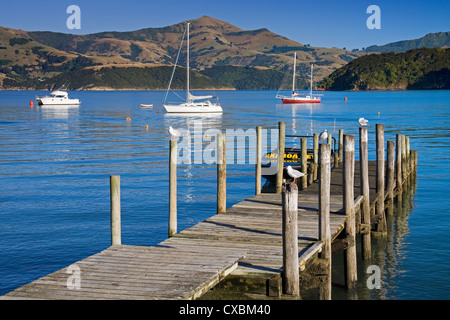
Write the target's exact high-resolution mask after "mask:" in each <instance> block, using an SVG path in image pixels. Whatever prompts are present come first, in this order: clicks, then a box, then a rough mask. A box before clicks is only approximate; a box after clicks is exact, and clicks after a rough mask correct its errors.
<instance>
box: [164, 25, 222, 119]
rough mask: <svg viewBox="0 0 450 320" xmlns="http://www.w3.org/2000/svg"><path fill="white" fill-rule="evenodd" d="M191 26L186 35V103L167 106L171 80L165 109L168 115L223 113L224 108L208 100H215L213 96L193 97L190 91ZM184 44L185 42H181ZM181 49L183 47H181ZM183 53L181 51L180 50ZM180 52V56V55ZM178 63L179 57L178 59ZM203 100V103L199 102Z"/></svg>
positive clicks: (187, 26) (187, 27)
mask: <svg viewBox="0 0 450 320" xmlns="http://www.w3.org/2000/svg"><path fill="white" fill-rule="evenodd" d="M189 25H190V23H189V22H187V23H186V33H187V36H186V38H187V65H186V71H187V72H186V73H187V81H186V101H185V102H183V103H181V104H166V100H167V94H168V92H169V90H170V86H171V84H172V79H173V73H172V78H171V79H170V83H169V88H168V89H167V93H166V97H165V99H164V103H163V107H164V109H165V110H166V112H168V113H222V112H223V111H222V107H221V105H220V104H219V103H218V102H211V101H210V100H208V99H212V98H214V97H213V96H210V95H208V96H194V95H192V94H191V93H190V92H189V90H190V87H189V86H190V79H189V59H190V58H189ZM181 43H183V40H181ZM180 49H181V47H180ZM180 51H181V50H180ZM180 51H179V52H178V54H180ZM177 61H178V57H177ZM177 61H176V62H175V66H174V70H173V71H174V72H175V68H176V64H177ZM199 100H202V101H199Z"/></svg>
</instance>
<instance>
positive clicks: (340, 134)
mask: <svg viewBox="0 0 450 320" xmlns="http://www.w3.org/2000/svg"><path fill="white" fill-rule="evenodd" d="M343 143H344V130H343V129H339V147H338V148H339V149H338V154H339V163H341V162H342V154H343V151H342V144H343Z"/></svg>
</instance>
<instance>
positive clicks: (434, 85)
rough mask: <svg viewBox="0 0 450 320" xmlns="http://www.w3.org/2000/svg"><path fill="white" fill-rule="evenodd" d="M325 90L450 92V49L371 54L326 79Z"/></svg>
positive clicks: (321, 86) (323, 84)
mask: <svg viewBox="0 0 450 320" xmlns="http://www.w3.org/2000/svg"><path fill="white" fill-rule="evenodd" d="M319 87H320V88H322V89H325V90H405V89H450V48H434V49H428V48H424V49H415V50H410V51H407V52H405V53H393V52H391V53H382V54H370V55H367V56H363V57H360V58H358V59H355V60H353V61H351V62H350V63H349V64H347V65H346V66H344V67H342V68H340V69H339V70H336V71H335V72H333V73H332V74H331V75H330V76H328V77H327V78H325V79H324V80H323V81H322V82H321V83H320V84H319Z"/></svg>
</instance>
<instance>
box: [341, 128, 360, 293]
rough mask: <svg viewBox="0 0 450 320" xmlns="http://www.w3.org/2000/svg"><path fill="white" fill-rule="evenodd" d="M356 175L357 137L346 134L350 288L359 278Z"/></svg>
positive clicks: (347, 233) (345, 207)
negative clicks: (356, 239)
mask: <svg viewBox="0 0 450 320" xmlns="http://www.w3.org/2000/svg"><path fill="white" fill-rule="evenodd" d="M354 176H355V137H354V136H353V135H349V134H345V135H344V170H343V179H344V182H343V183H344V188H343V189H344V213H345V215H346V216H347V221H346V223H345V233H346V237H347V238H348V243H349V245H348V248H347V249H346V250H345V261H346V270H345V276H346V277H345V278H346V287H347V288H348V289H354V288H356V283H357V280H358V276H357V266H356V245H355V238H356V226H355V209H354V203H355V198H354Z"/></svg>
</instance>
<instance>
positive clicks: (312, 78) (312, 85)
mask: <svg viewBox="0 0 450 320" xmlns="http://www.w3.org/2000/svg"><path fill="white" fill-rule="evenodd" d="M312 88H313V64H312V63H311V93H310V95H311V97H312Z"/></svg>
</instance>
